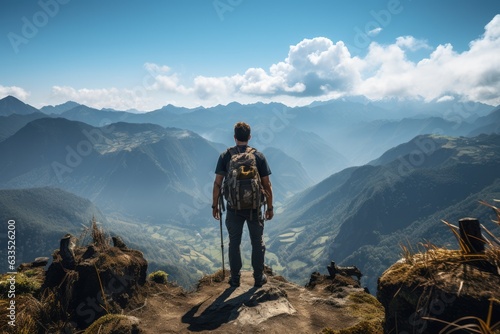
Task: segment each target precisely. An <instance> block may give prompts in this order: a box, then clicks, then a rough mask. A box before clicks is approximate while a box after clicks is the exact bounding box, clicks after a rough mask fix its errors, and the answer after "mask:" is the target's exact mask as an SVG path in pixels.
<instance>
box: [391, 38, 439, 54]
mask: <svg viewBox="0 0 500 334" xmlns="http://www.w3.org/2000/svg"><path fill="white" fill-rule="evenodd" d="M396 45H397V46H399V47H400V48H402V49H408V50H410V51H417V50H419V49H431V47H430V46H429V45H428V44H427V41H424V40H420V39H416V38H415V37H413V36H401V37H398V38H396Z"/></svg>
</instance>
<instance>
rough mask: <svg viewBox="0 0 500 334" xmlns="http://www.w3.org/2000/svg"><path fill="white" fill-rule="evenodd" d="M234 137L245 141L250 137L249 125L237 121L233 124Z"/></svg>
mask: <svg viewBox="0 0 500 334" xmlns="http://www.w3.org/2000/svg"><path fill="white" fill-rule="evenodd" d="M234 137H235V138H236V139H237V140H238V141H242V142H247V141H248V140H249V139H250V125H248V124H247V123H245V122H238V123H236V124H235V125H234Z"/></svg>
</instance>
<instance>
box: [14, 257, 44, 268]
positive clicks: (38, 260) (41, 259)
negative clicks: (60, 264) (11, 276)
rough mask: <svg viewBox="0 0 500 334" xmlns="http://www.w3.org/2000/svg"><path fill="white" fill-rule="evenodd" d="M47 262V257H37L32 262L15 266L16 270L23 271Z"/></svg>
mask: <svg viewBox="0 0 500 334" xmlns="http://www.w3.org/2000/svg"><path fill="white" fill-rule="evenodd" d="M48 263H49V258H48V257H37V258H36V259H35V261H33V262H28V263H21V264H20V265H19V267H17V270H18V271H25V270H28V269H32V268H38V267H45V266H46V265H47V264H48Z"/></svg>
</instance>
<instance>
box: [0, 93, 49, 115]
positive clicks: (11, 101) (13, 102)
mask: <svg viewBox="0 0 500 334" xmlns="http://www.w3.org/2000/svg"><path fill="white" fill-rule="evenodd" d="M36 112H40V111H39V110H38V109H36V108H35V107H32V106H30V105H29V104H26V103H24V102H22V101H20V100H18V99H16V98H15V97H13V96H10V95H9V96H7V97H4V98H3V99H0V116H9V115H12V114H17V115H28V114H32V113H36Z"/></svg>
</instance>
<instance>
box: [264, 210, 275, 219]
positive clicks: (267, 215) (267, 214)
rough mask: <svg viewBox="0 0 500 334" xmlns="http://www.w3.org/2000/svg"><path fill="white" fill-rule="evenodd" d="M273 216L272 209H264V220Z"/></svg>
mask: <svg viewBox="0 0 500 334" xmlns="http://www.w3.org/2000/svg"><path fill="white" fill-rule="evenodd" d="M273 217H274V211H273V210H272V209H271V210H266V220H271V219H273Z"/></svg>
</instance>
